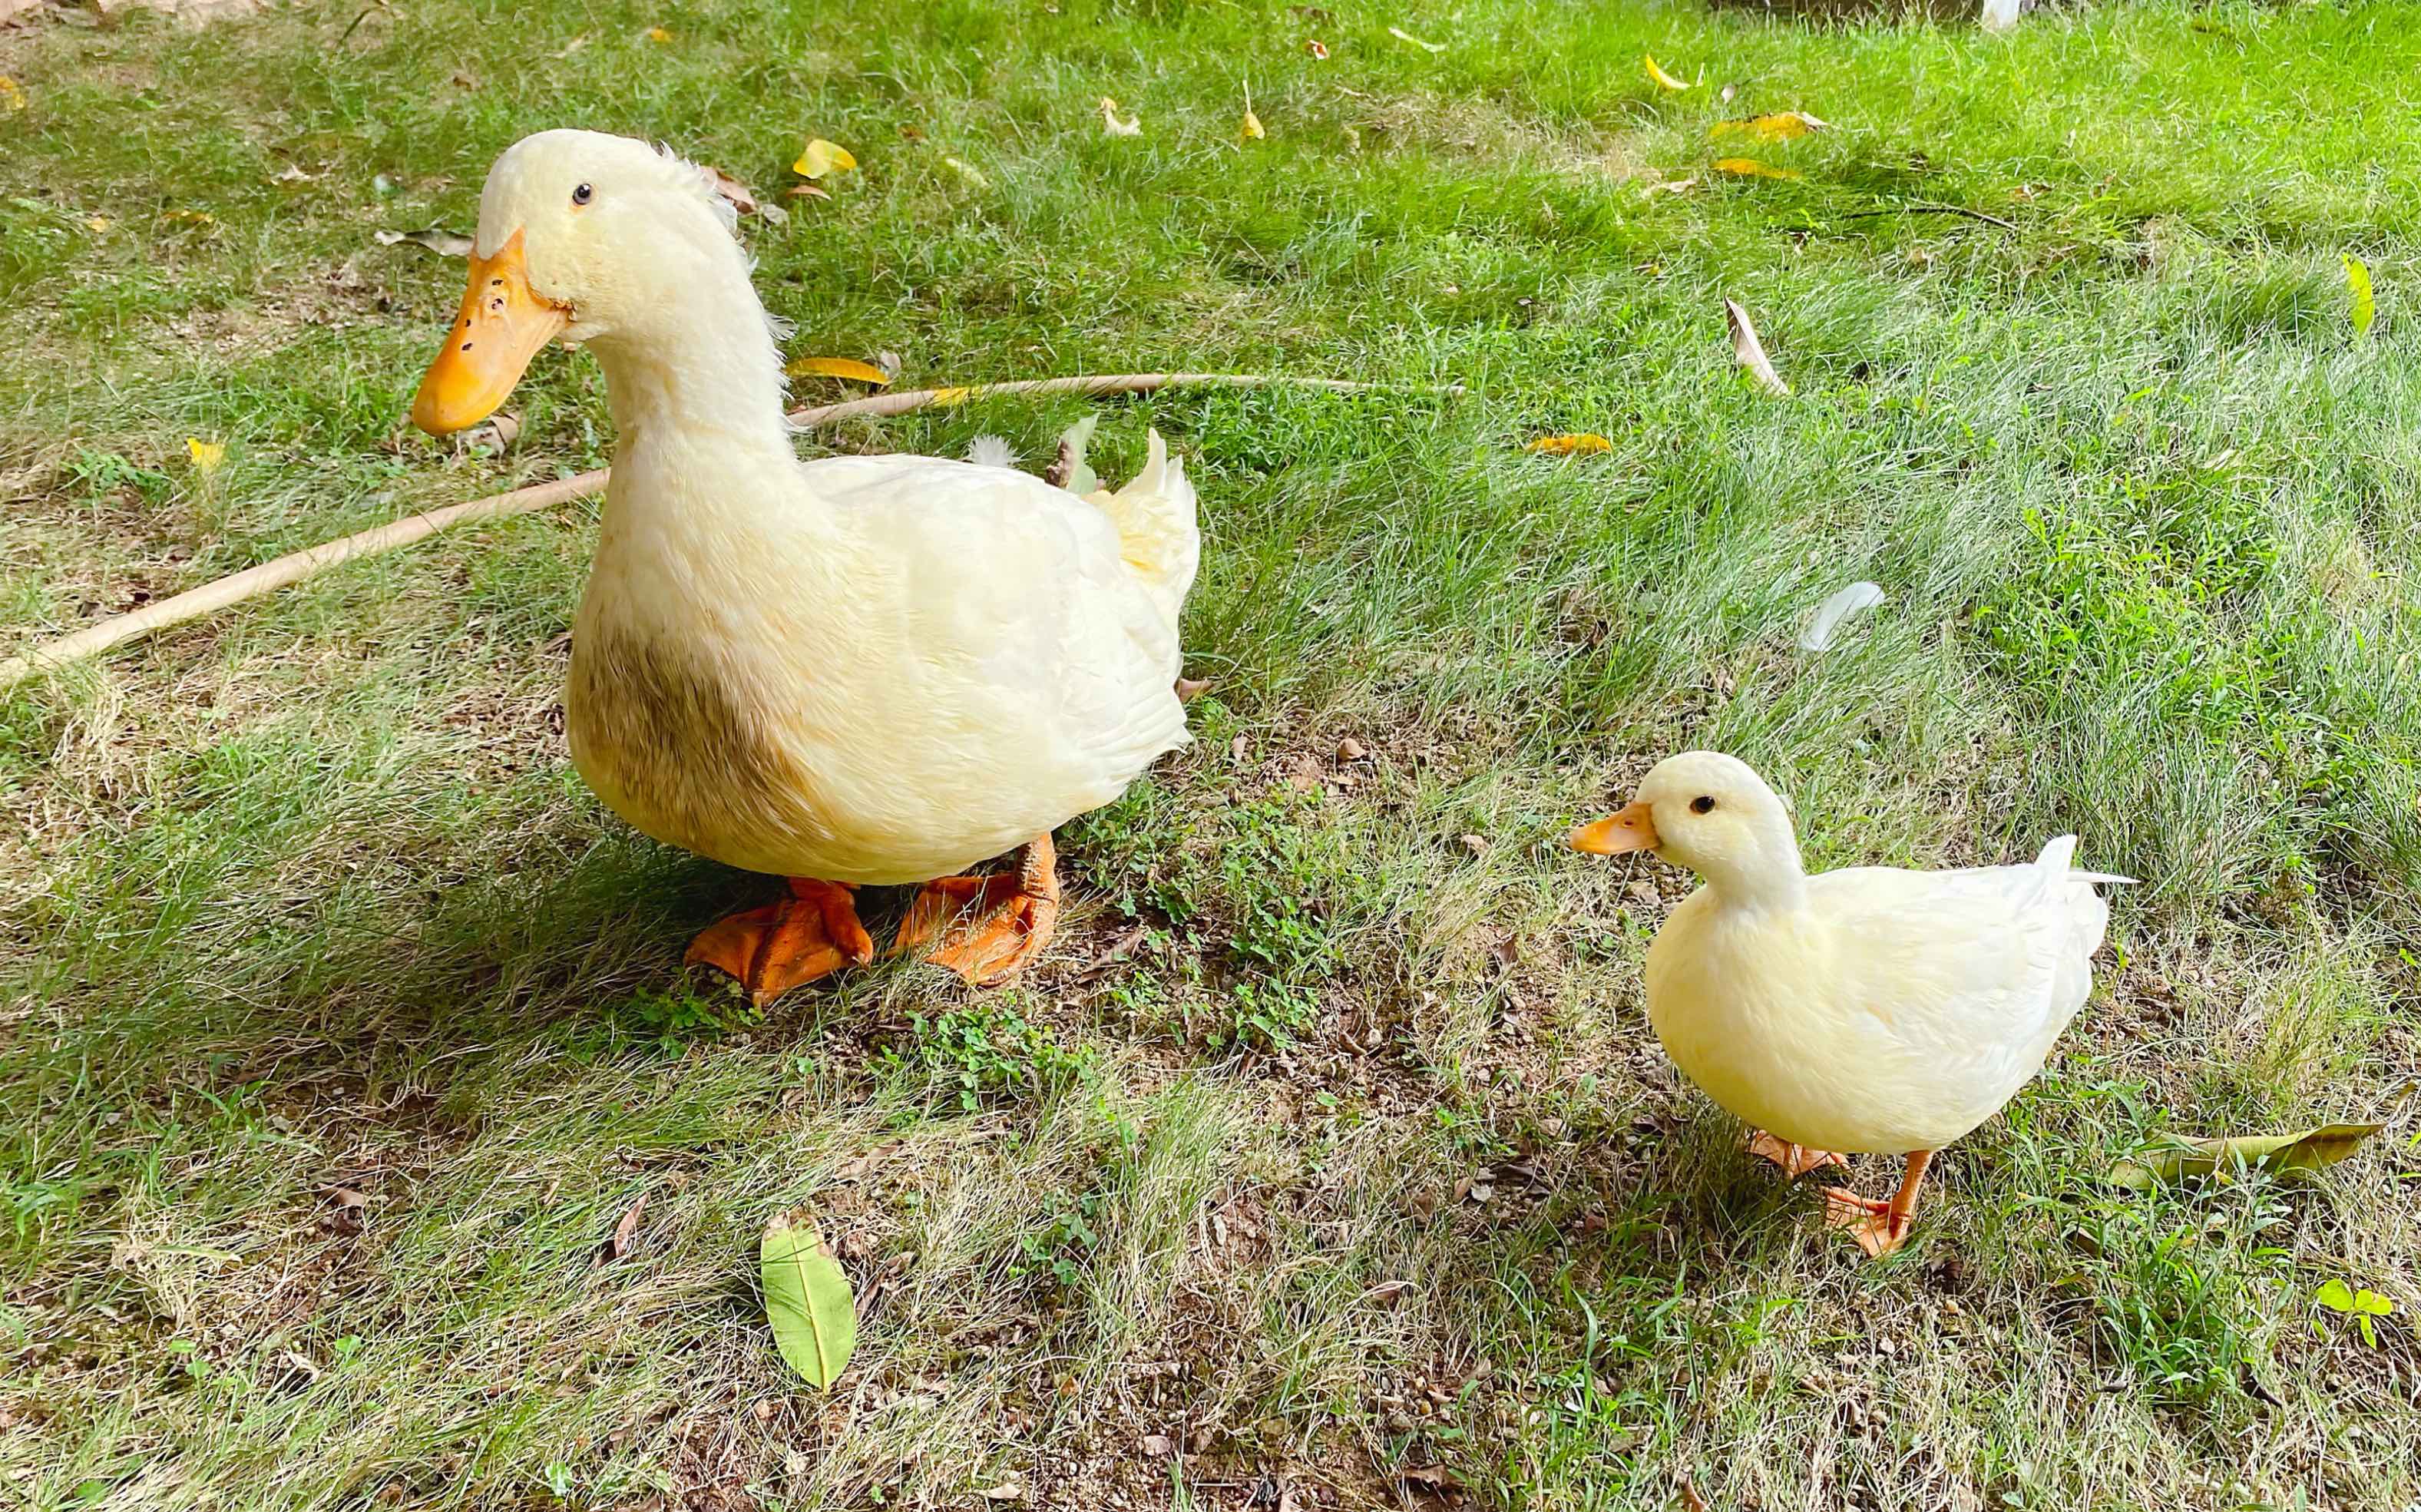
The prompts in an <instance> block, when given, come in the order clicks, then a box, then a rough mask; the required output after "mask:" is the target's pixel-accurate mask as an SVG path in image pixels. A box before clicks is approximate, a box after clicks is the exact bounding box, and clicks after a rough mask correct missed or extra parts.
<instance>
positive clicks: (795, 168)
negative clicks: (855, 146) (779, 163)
mask: <svg viewBox="0 0 2421 1512" xmlns="http://www.w3.org/2000/svg"><path fill="white" fill-rule="evenodd" d="M856 166H857V159H855V158H853V157H851V156H850V155H849V148H845V147H842V146H841V145H840V144H839V143H837V142H827V141H825V140H824V139H823V138H822V137H820V136H819V137H815V138H813V139H811V140H810V141H809V142H808V143H807V145H806V148H805V150H804V151H802V152H801V153H800V154H799V161H798V162H796V163H793V164H790V171H791V172H792V173H795V174H797V175H798V176H799V177H800V178H802V179H820V178H822V177H823V176H824V175H826V174H828V173H838V172H840V171H842V170H843V169H845V168H854V167H856Z"/></svg>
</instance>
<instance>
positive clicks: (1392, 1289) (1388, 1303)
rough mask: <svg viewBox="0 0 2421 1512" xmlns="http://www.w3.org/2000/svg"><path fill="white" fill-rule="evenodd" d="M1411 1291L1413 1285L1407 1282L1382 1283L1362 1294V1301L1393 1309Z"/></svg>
mask: <svg viewBox="0 0 2421 1512" xmlns="http://www.w3.org/2000/svg"><path fill="white" fill-rule="evenodd" d="M1412 1289H1413V1284H1412V1283H1411V1282H1409V1281H1382V1282H1380V1283H1379V1284H1378V1285H1377V1286H1373V1287H1371V1288H1370V1289H1369V1290H1368V1291H1366V1292H1364V1293H1363V1294H1362V1300H1363V1301H1364V1302H1377V1303H1378V1304H1379V1305H1380V1306H1382V1307H1393V1306H1395V1305H1396V1304H1397V1303H1398V1302H1402V1301H1403V1300H1404V1298H1405V1296H1406V1295H1407V1294H1409V1293H1410V1292H1411V1291H1412Z"/></svg>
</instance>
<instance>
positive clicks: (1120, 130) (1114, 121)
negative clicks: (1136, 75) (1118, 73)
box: [1101, 95, 1143, 136]
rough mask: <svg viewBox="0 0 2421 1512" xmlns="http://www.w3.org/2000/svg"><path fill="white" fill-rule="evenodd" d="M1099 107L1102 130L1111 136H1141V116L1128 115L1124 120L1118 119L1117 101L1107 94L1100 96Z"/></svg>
mask: <svg viewBox="0 0 2421 1512" xmlns="http://www.w3.org/2000/svg"><path fill="white" fill-rule="evenodd" d="M1101 130H1102V131H1104V132H1108V133H1109V134H1111V135H1112V136H1141V135H1142V134H1143V118H1142V117H1139V116H1134V115H1129V116H1128V117H1127V118H1126V119H1124V120H1120V119H1118V102H1117V101H1115V100H1112V99H1111V98H1110V97H1109V96H1107V95H1103V96H1102V97H1101Z"/></svg>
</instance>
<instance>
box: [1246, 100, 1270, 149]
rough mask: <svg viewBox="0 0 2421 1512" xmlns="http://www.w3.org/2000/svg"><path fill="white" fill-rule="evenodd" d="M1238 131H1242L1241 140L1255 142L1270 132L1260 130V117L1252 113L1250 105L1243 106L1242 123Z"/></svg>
mask: <svg viewBox="0 0 2421 1512" xmlns="http://www.w3.org/2000/svg"><path fill="white" fill-rule="evenodd" d="M1239 131H1240V132H1242V140H1244V141H1247V142H1257V141H1259V140H1261V138H1263V137H1265V136H1267V135H1269V134H1270V133H1269V132H1265V131H1263V130H1261V118H1260V117H1258V116H1256V115H1254V114H1253V107H1252V106H1250V105H1246V106H1245V107H1244V124H1243V125H1242V127H1241V128H1239Z"/></svg>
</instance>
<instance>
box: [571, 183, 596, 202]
mask: <svg viewBox="0 0 2421 1512" xmlns="http://www.w3.org/2000/svg"><path fill="white" fill-rule="evenodd" d="M596 197H597V191H596V190H594V189H591V188H589V187H588V186H587V185H586V184H582V185H581V186H580V187H579V188H577V189H575V190H573V191H572V192H571V202H572V203H573V204H575V205H586V204H587V203H588V202H589V201H590V200H592V199H595V198H596Z"/></svg>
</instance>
